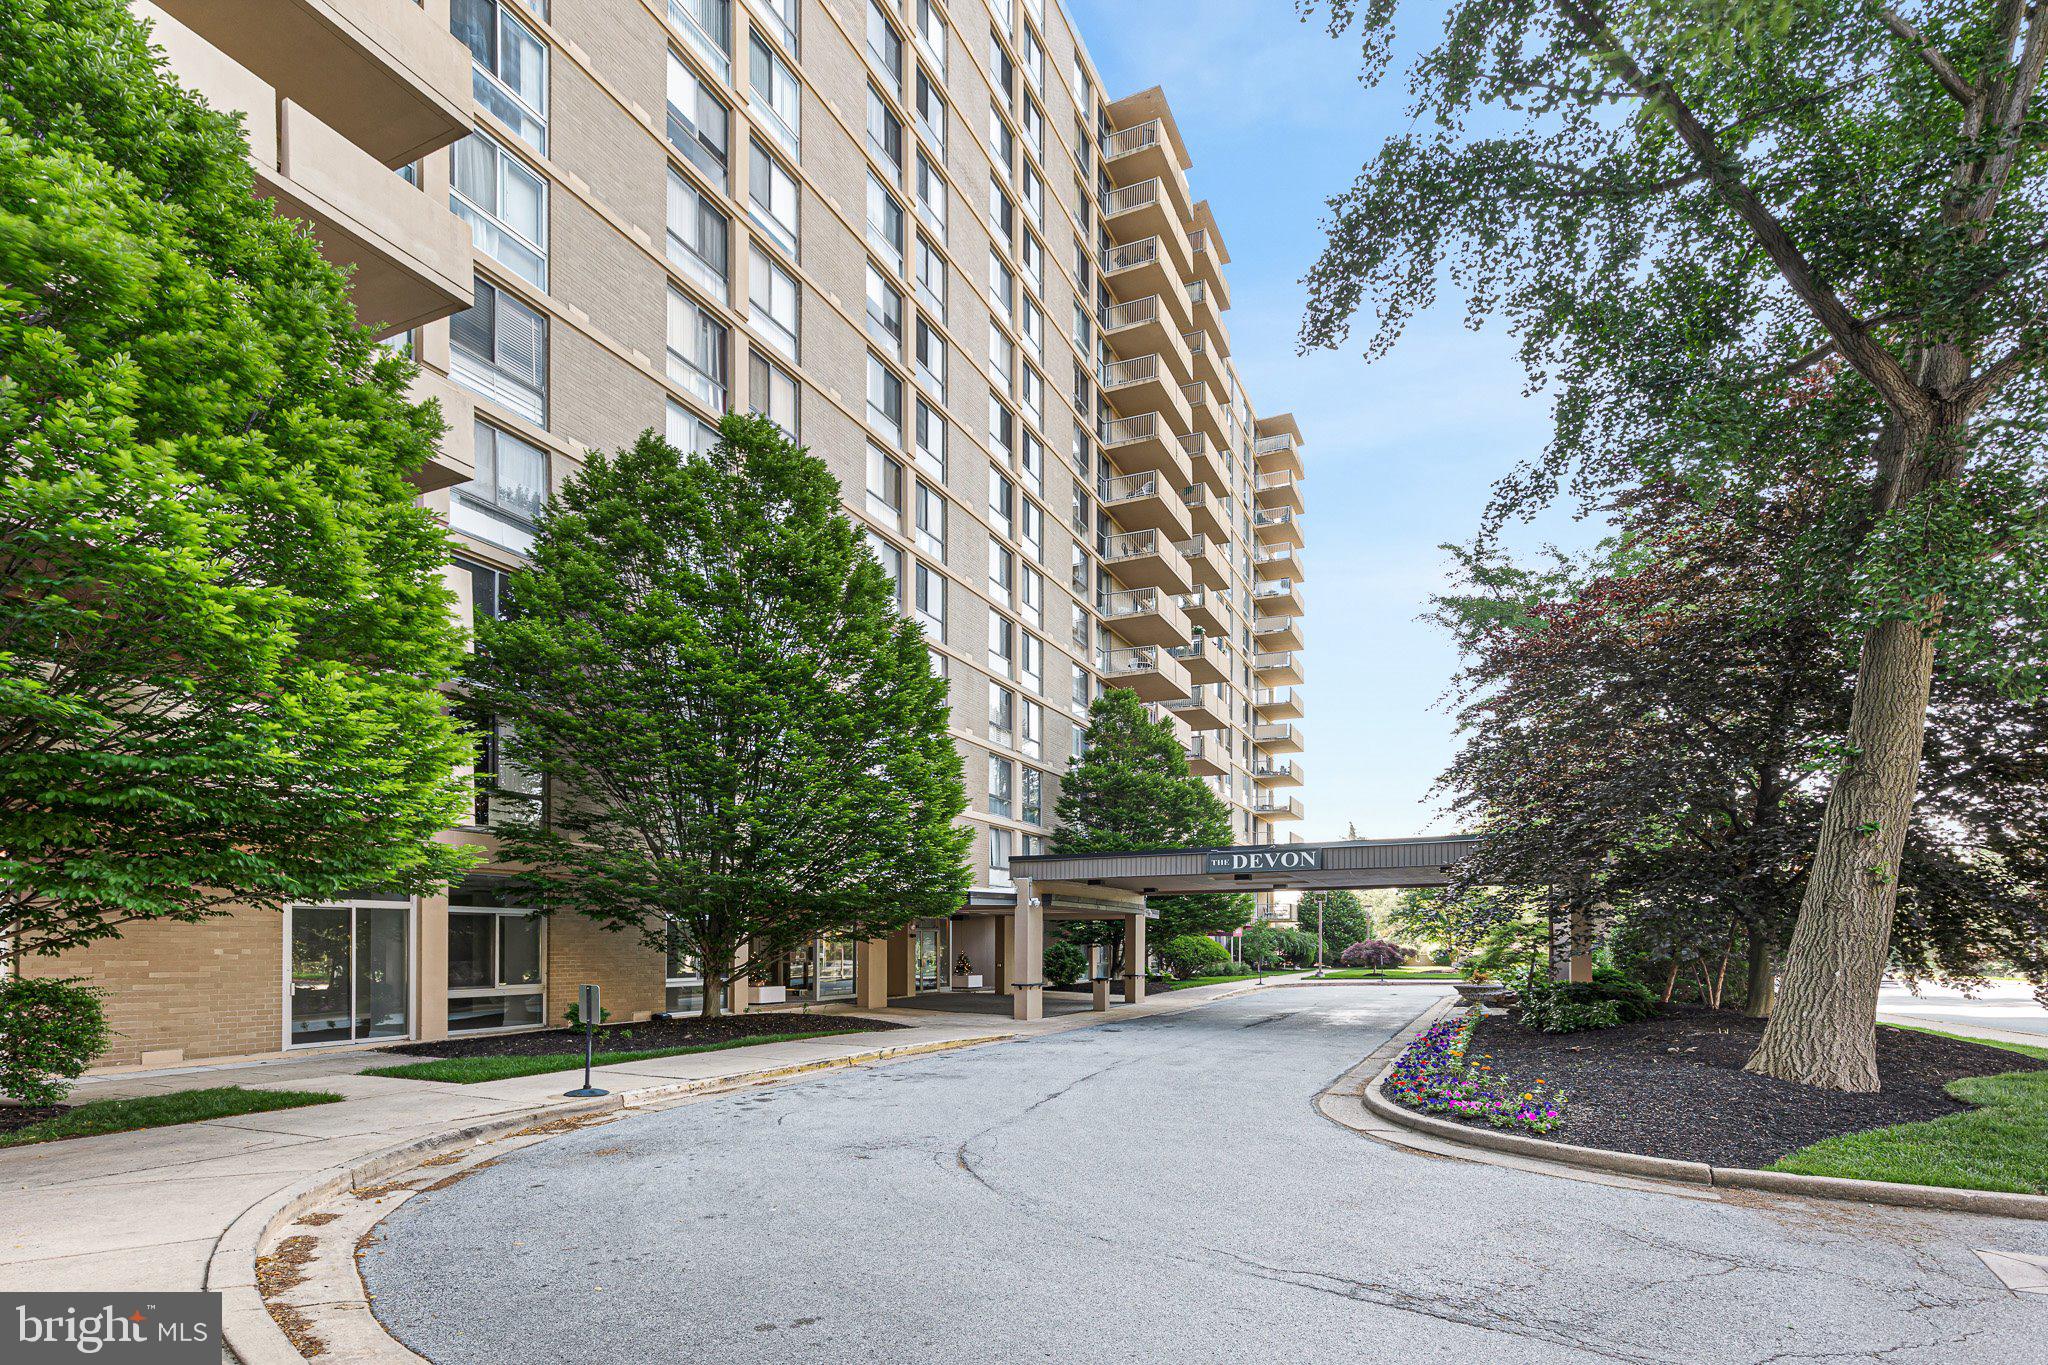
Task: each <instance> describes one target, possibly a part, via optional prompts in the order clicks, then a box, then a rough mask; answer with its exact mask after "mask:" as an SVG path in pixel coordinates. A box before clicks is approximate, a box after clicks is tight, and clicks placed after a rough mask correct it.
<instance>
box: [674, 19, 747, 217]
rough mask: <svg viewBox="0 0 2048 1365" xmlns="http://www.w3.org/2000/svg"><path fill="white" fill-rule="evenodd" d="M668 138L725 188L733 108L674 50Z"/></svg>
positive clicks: (691, 162)
mask: <svg viewBox="0 0 2048 1365" xmlns="http://www.w3.org/2000/svg"><path fill="white" fill-rule="evenodd" d="M668 140H669V142H670V143H671V144H672V145H673V146H674V147H675V149H676V150H677V151H679V152H681V153H682V154H683V155H684V156H685V157H687V158H688V159H689V161H690V164H691V165H693V166H695V167H696V168H697V169H698V170H700V171H702V172H704V174H705V175H707V176H709V177H710V178H711V183H713V184H714V185H716V186H718V188H720V189H724V188H726V168H727V165H728V155H729V151H730V148H731V146H732V110H730V109H728V108H726V106H725V102H724V101H722V100H720V99H719V98H718V96H716V95H714V94H712V93H711V87H710V86H708V85H706V84H704V82H702V81H700V80H698V79H697V74H696V73H695V72H694V71H692V70H690V68H689V67H688V66H687V65H685V64H684V62H683V59H682V58H681V57H678V56H677V55H676V54H675V53H673V52H671V53H669V54H668Z"/></svg>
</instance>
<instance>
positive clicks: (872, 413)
mask: <svg viewBox="0 0 2048 1365" xmlns="http://www.w3.org/2000/svg"><path fill="white" fill-rule="evenodd" d="M868 425H869V426H871V427H874V428H875V429H876V430H877V431H882V432H886V433H888V435H889V438H890V440H891V442H892V443H893V444H894V445H896V446H898V447H901V446H902V444H903V379H902V377H901V376H899V375H898V374H897V373H896V372H895V371H894V370H892V369H890V368H889V367H888V366H887V365H885V364H883V363H882V358H881V357H880V356H878V355H876V354H875V353H874V352H872V351H870V352H868Z"/></svg>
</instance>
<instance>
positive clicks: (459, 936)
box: [448, 892, 547, 1033]
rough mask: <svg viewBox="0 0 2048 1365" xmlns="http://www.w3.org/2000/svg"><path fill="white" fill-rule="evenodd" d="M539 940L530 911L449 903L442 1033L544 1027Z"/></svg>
mask: <svg viewBox="0 0 2048 1365" xmlns="http://www.w3.org/2000/svg"><path fill="white" fill-rule="evenodd" d="M462 894H463V893H461V892H457V893H456V895H457V896H460V895H462ZM453 899H454V898H453V897H451V901H452V900H453ZM544 941H545V929H544V926H543V925H542V922H541V918H540V916H539V915H538V914H536V913H535V912H534V911H532V910H527V909H502V910H501V909H496V908H491V909H484V908H480V907H477V906H473V905H470V904H466V903H452V904H450V905H449V907H448V1031H449V1032H450V1033H474V1032H477V1031H479V1030H483V1029H500V1028H536V1027H538V1026H539V1025H541V1024H543V1023H546V1022H547V1021H546V1019H545V1017H544V1014H545V1011H544V1010H543V1009H542V994H543V986H542V979H541V964H542V963H543V962H545V961H546V960H547V955H546V952H545V951H544V948H543V944H544Z"/></svg>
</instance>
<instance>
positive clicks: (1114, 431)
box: [1102, 412, 1160, 449]
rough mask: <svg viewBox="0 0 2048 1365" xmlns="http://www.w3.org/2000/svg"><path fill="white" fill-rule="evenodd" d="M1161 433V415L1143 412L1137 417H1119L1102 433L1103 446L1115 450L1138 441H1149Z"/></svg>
mask: <svg viewBox="0 0 2048 1365" xmlns="http://www.w3.org/2000/svg"><path fill="white" fill-rule="evenodd" d="M1159 432H1160V425H1159V414H1158V413H1156V412H1141V413H1139V414H1137V415H1136V416H1135V417H1118V418H1116V419H1115V420H1113V421H1111V422H1110V423H1109V425H1108V426H1106V427H1104V428H1103V431H1102V444H1103V445H1105V446H1107V447H1109V448H1111V449H1115V448H1116V447H1117V446H1123V445H1130V444H1132V443H1133V442H1136V441H1149V440H1151V439H1153V438H1154V437H1155V436H1157V435H1158V434H1159Z"/></svg>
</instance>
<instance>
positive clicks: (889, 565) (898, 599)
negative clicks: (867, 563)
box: [866, 531, 903, 611]
mask: <svg viewBox="0 0 2048 1365" xmlns="http://www.w3.org/2000/svg"><path fill="white" fill-rule="evenodd" d="M866 534H867V541H868V548H869V549H870V550H873V551H874V552H875V562H876V563H878V564H880V565H881V566H882V572H883V573H885V574H887V575H889V600H890V602H891V603H893V604H894V605H895V607H896V609H897V610H898V611H901V610H902V609H903V551H901V550H899V549H897V548H896V547H895V546H894V545H891V544H890V543H889V542H888V541H886V540H884V539H882V537H880V536H878V535H876V534H875V533H874V532H873V531H869V532H867V533H866Z"/></svg>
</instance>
